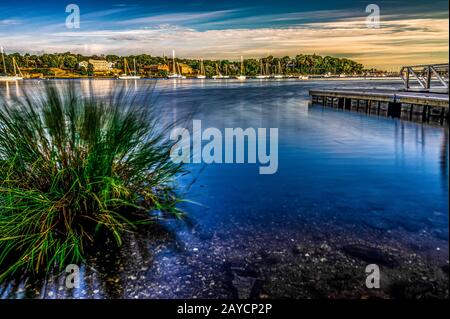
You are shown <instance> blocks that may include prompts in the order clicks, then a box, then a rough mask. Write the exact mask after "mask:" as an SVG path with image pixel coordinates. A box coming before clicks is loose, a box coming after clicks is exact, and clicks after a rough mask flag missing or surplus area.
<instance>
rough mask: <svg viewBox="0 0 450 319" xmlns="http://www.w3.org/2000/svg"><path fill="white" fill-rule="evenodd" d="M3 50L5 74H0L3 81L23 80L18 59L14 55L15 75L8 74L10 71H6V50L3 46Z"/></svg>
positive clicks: (0, 79)
mask: <svg viewBox="0 0 450 319" xmlns="http://www.w3.org/2000/svg"><path fill="white" fill-rule="evenodd" d="M1 51H2V60H3V70H4V75H0V81H1V82H9V81H20V80H23V75H22V72H21V71H20V68H19V66H18V65H17V63H16V59H15V58H14V57H13V58H12V62H13V68H14V75H13V76H11V75H8V73H7V72H6V63H5V51H4V50H3V47H1ZM17 72H19V73H17Z"/></svg>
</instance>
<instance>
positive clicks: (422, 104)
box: [309, 89, 449, 125]
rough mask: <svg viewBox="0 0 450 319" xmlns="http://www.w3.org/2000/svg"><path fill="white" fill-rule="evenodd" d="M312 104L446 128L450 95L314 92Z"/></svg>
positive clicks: (399, 92) (401, 92) (340, 91)
mask: <svg viewBox="0 0 450 319" xmlns="http://www.w3.org/2000/svg"><path fill="white" fill-rule="evenodd" d="M309 95H310V96H311V101H312V103H318V104H322V105H325V106H331V107H336V108H340V109H343V110H352V111H358V112H364V113H367V114H374V115H380V116H389V117H394V118H401V119H404V120H410V121H415V122H421V123H433V124H440V125H444V124H447V123H448V120H449V103H448V98H449V96H448V94H442V93H430V92H409V91H408V92H407V91H395V90H378V89H369V90H356V89H353V90H349V89H332V90H310V91H309Z"/></svg>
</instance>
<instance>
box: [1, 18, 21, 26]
mask: <svg viewBox="0 0 450 319" xmlns="http://www.w3.org/2000/svg"><path fill="white" fill-rule="evenodd" d="M21 23H22V22H21V21H20V20H16V19H4V20H0V27H1V26H10V25H17V24H21Z"/></svg>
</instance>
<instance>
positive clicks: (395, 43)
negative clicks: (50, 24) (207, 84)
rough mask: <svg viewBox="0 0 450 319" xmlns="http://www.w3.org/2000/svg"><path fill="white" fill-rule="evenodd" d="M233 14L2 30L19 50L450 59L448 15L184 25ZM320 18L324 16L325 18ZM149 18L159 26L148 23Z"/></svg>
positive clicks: (369, 61)
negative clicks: (373, 25)
mask: <svg viewBox="0 0 450 319" xmlns="http://www.w3.org/2000/svg"><path fill="white" fill-rule="evenodd" d="M233 12H234V11H233V10H231V11H213V12H208V13H192V14H164V15H155V16H151V17H143V18H142V17H141V18H136V19H129V20H126V21H122V22H116V24H117V23H123V24H124V27H123V28H120V29H117V28H109V29H103V30H91V29H88V28H82V29H79V30H72V31H68V30H65V29H62V30H64V31H61V32H54V30H53V32H52V31H48V30H49V29H47V30H46V31H47V32H44V33H42V32H39V31H40V30H37V31H36V32H37V33H38V34H36V35H34V34H26V33H22V34H20V35H17V34H7V33H3V34H1V33H0V37H1V38H2V42H3V43H4V46H6V47H8V48H12V49H14V50H18V51H29V50H30V48H36V50H44V51H47V52H56V51H72V52H78V53H84V54H101V53H104V54H108V53H115V54H123V55H126V54H137V53H148V54H152V55H161V54H163V53H164V52H166V53H167V52H170V51H171V50H172V49H176V50H177V54H178V55H179V56H184V57H190V58H200V57H204V58H220V59H233V60H236V59H238V58H239V56H240V55H244V56H245V57H259V56H264V55H268V54H272V55H275V56H284V55H290V56H293V55H296V54H298V53H317V54H322V55H333V56H341V57H349V58H353V59H355V60H357V61H359V62H361V63H363V64H365V65H366V66H368V67H373V66H374V67H385V68H399V67H400V66H401V65H403V64H422V63H436V62H445V61H448V37H449V27H448V18H445V17H442V18H433V17H431V16H425V18H417V17H416V16H411V17H410V18H408V19H399V17H398V16H397V15H392V16H383V17H382V21H381V22H382V24H381V28H379V29H369V28H367V27H366V24H365V16H364V15H363V16H361V17H356V16H354V13H351V12H350V13H349V12H340V11H339V10H334V11H327V12H326V15H327V16H328V17H329V18H330V20H329V21H313V22H303V23H298V24H293V25H291V26H279V27H258V28H255V27H241V28H221V29H211V28H206V29H204V30H203V29H201V28H195V27H193V26H191V25H183V24H184V23H185V22H187V21H192V20H195V21H197V22H202V21H204V23H205V24H207V23H211V22H210V21H211V19H219V18H220V17H225V16H229V15H232V14H233ZM269 16H270V17H271V18H270V19H271V20H273V21H277V20H278V19H281V18H280V16H279V15H269ZM308 16H310V14H307V13H303V14H300V13H292V14H288V15H285V16H284V19H287V20H291V19H293V20H298V19H303V18H305V19H306V18H307V17H308ZM319 16H320V15H318V14H317V19H318V18H319ZM248 19H250V18H248ZM251 19H256V17H251ZM146 21H151V22H152V24H150V25H146ZM208 21H209V22H208ZM247 21H248V20H247ZM125 26H126V28H125ZM0 32H1V31H0ZM20 44H22V46H20ZM9 51H11V49H10V50H9Z"/></svg>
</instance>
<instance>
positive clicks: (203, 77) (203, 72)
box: [197, 59, 206, 79]
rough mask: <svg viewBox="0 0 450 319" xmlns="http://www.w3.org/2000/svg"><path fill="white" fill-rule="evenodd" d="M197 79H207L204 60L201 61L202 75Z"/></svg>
mask: <svg viewBox="0 0 450 319" xmlns="http://www.w3.org/2000/svg"><path fill="white" fill-rule="evenodd" d="M197 79H206V75H205V66H204V65H203V59H201V60H200V74H198V75H197Z"/></svg>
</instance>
